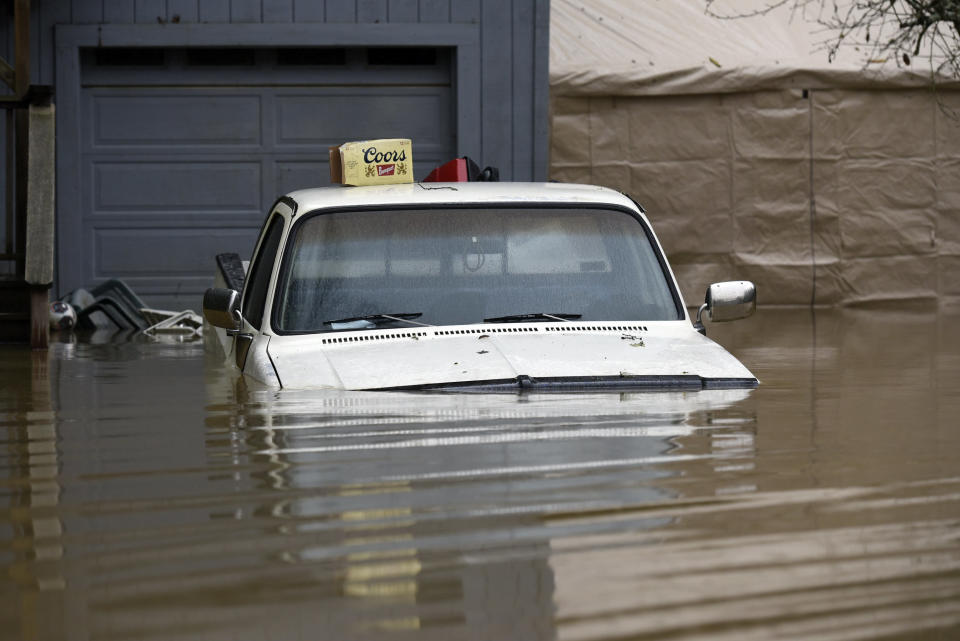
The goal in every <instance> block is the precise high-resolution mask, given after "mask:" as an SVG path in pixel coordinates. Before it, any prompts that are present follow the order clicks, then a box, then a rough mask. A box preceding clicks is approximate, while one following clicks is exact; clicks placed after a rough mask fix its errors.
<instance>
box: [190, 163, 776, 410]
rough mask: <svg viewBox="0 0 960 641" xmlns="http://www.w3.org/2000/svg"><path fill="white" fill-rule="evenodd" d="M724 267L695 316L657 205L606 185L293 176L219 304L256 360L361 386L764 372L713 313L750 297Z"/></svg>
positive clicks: (274, 371) (240, 348)
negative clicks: (721, 341) (711, 335)
mask: <svg viewBox="0 0 960 641" xmlns="http://www.w3.org/2000/svg"><path fill="white" fill-rule="evenodd" d="M755 307H756V290H755V288H754V287H753V284H752V283H749V282H745V281H733V282H727V283H715V284H713V285H711V286H710V287H709V288H708V289H707V296H706V301H705V302H704V305H703V306H702V307H701V308H700V312H698V314H697V319H696V325H695V324H694V323H693V322H691V318H690V317H689V316H688V314H687V310H686V306H685V304H684V301H683V299H682V298H681V296H680V291H679V289H678V287H677V284H676V280H675V278H674V276H673V273H672V272H671V270H670V266H669V265H668V263H667V260H666V257H665V256H664V254H663V251H662V249H661V247H660V244H659V242H658V241H657V239H656V236H655V235H654V233H653V231H652V229H651V228H650V224H649V222H648V221H647V218H646V216H645V215H644V212H643V210H642V209H641V208H640V207H639V206H638V205H637V204H636V203H634V202H633V201H632V200H631V199H630V198H628V197H626V196H624V195H622V194H620V193H617V192H615V191H612V190H609V189H605V188H602V187H594V186H588V185H569V184H557V183H546V184H532V183H487V182H477V183H415V184H405V185H387V186H375V187H328V188H318V189H308V190H303V191H297V192H293V193H291V194H289V195H287V196H284V197H283V198H281V199H280V200H279V201H277V203H276V204H275V205H274V207H273V208H272V209H271V210H270V212H269V214H268V216H267V219H266V221H265V224H264V226H263V230H262V231H261V234H260V238H259V240H258V241H257V244H256V247H255V250H254V253H253V258H252V260H251V263H250V269H249V271H248V273H247V277H246V279H245V284H244V286H243V291H242V292H238V291H234V290H231V289H225V288H217V289H211V290H208V291H207V293H206V295H205V296H204V301H203V311H204V315H205V317H206V319H207V320H208V321H209V322H210V323H211V324H213V325H214V326H217V327H220V328H223V329H226V330H227V334H229V335H230V336H232V345H231V346H230V352H231V354H230V358H231V360H232V361H233V363H235V366H236V368H237V369H238V370H239V371H240V372H242V374H243V376H246V377H248V378H251V379H254V380H257V381H260V382H262V383H265V384H267V385H271V386H275V387H285V388H287V387H289V388H329V389H347V390H454V391H514V390H519V391H523V390H541V391H551V390H579V389H585V390H601V389H610V390H624V389H648V388H649V389H659V390H663V389H683V390H700V389H710V388H732V387H738V388H743V387H747V388H749V387H755V386H756V385H757V379H756V377H755V376H754V375H753V374H752V373H750V371H749V370H747V368H746V367H744V366H743V365H742V364H741V363H740V362H739V361H738V360H737V359H736V358H734V357H733V356H732V355H731V354H729V353H728V352H727V351H726V350H725V349H723V348H722V347H721V346H720V345H718V344H716V343H714V342H713V341H711V340H710V339H708V338H707V337H706V336H705V335H704V332H703V326H702V324H701V323H700V318H699V316H700V313H701V312H704V311H706V312H707V314H708V315H709V316H710V318H711V319H712V320H714V321H722V320H733V319H735V318H742V317H745V316H748V315H750V314H751V313H752V312H753V311H754V309H755Z"/></svg>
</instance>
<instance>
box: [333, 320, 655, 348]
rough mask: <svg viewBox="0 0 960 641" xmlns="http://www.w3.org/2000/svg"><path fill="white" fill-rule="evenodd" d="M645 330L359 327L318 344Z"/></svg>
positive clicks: (601, 327) (636, 328)
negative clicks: (468, 336)
mask: <svg viewBox="0 0 960 641" xmlns="http://www.w3.org/2000/svg"><path fill="white" fill-rule="evenodd" d="M645 331H647V327H646V325H579V324H573V323H558V324H555V325H554V324H538V325H532V324H530V325H512V326H507V327H464V328H458V329H431V330H418V331H396V330H392V331H391V330H386V331H384V330H379V331H378V330H361V331H359V332H355V333H353V332H352V333H350V334H346V335H342V336H336V337H330V338H324V339H322V340H321V343H322V344H323V345H336V344H341V343H364V342H370V341H391V340H403V339H409V338H412V339H414V340H419V339H421V338H431V337H437V336H467V335H480V336H488V335H490V334H528V333H533V334H537V333H541V332H554V333H556V332H562V333H564V334H581V333H582V334H602V333H624V332H645Z"/></svg>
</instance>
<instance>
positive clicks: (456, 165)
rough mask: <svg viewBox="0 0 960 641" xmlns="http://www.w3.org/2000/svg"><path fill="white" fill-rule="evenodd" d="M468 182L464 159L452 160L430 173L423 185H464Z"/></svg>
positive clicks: (468, 176)
mask: <svg viewBox="0 0 960 641" xmlns="http://www.w3.org/2000/svg"><path fill="white" fill-rule="evenodd" d="M469 181H470V174H469V172H468V171H467V159H466V158H454V159H453V160H451V161H450V162H448V163H444V164H442V165H440V166H439V167H437V168H436V169H434V170H433V171H431V172H430V175H428V176H427V177H426V178H424V179H423V182H425V183H465V182H469Z"/></svg>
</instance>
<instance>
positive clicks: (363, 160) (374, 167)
mask: <svg viewBox="0 0 960 641" xmlns="http://www.w3.org/2000/svg"><path fill="white" fill-rule="evenodd" d="M330 181H331V182H334V183H343V184H344V185H391V184H395V183H412V182H413V148H412V146H411V144H410V140H409V139H407V138H381V139H380V140H360V141H357V142H345V143H343V144H342V145H339V146H337V147H330Z"/></svg>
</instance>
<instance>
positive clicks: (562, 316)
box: [483, 312, 583, 323]
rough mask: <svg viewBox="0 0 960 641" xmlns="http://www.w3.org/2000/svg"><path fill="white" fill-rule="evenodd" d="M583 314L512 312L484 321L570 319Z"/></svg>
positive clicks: (508, 321)
mask: <svg viewBox="0 0 960 641" xmlns="http://www.w3.org/2000/svg"><path fill="white" fill-rule="evenodd" d="M581 316H583V314H564V313H557V314H544V313H543V312H537V313H536V314H510V315H509V316H494V317H493V318H484V319H483V322H484V323H512V322H521V323H522V322H525V321H545V320H557V321H568V322H569V321H570V320H572V319H577V318H580V317H581Z"/></svg>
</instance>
